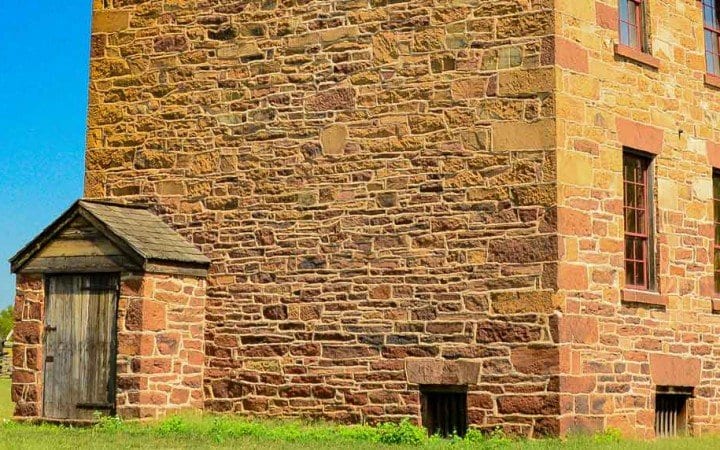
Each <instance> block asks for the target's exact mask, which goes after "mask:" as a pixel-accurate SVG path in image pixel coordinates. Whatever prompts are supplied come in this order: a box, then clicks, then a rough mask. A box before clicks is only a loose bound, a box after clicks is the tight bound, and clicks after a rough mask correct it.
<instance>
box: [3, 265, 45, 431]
mask: <svg viewBox="0 0 720 450" xmlns="http://www.w3.org/2000/svg"><path fill="white" fill-rule="evenodd" d="M16 282H17V287H16V294H15V309H14V321H15V326H14V330H13V369H12V391H11V396H12V401H13V402H14V403H15V413H14V414H15V416H17V417H25V418H32V417H39V416H40V414H42V386H43V372H42V370H43V365H44V359H43V346H42V333H43V318H44V306H45V286H44V282H43V277H42V275H17V281H16Z"/></svg>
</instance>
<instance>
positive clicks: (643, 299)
mask: <svg viewBox="0 0 720 450" xmlns="http://www.w3.org/2000/svg"><path fill="white" fill-rule="evenodd" d="M622 301H624V302H627V303H644V304H646V305H656V306H667V305H668V297H667V295H662V294H660V293H658V292H651V291H638V290H635V289H623V290H622Z"/></svg>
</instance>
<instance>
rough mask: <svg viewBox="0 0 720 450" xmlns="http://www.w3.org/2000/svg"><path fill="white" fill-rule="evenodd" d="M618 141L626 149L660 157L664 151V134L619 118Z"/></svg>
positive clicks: (616, 123) (617, 119)
mask: <svg viewBox="0 0 720 450" xmlns="http://www.w3.org/2000/svg"><path fill="white" fill-rule="evenodd" d="M615 126H616V128H617V133H618V140H619V141H620V143H621V144H622V145H623V146H625V147H630V148H632V149H635V150H642V151H644V152H648V153H652V154H654V155H659V154H660V153H661V152H662V149H663V142H664V132H663V130H662V129H661V128H656V127H652V126H650V125H645V124H642V123H638V122H633V121H631V120H627V119H623V118H621V117H618V118H616V119H615Z"/></svg>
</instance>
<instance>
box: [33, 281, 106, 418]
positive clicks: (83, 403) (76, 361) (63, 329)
mask: <svg viewBox="0 0 720 450" xmlns="http://www.w3.org/2000/svg"><path fill="white" fill-rule="evenodd" d="M46 292H47V296H46V307H45V308H46V309H45V387H44V397H43V415H44V417H46V418H49V419H75V420H86V419H92V418H93V417H94V416H95V415H96V411H100V412H102V413H104V414H112V413H114V409H115V359H116V334H117V331H116V311H117V298H118V276H117V275H115V274H96V275H58V276H51V277H48V278H47V282H46Z"/></svg>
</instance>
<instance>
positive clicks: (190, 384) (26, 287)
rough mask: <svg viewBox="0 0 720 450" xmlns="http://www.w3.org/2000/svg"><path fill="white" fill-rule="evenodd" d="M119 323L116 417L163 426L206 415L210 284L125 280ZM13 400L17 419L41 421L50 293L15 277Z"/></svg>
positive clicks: (38, 278) (32, 278)
mask: <svg viewBox="0 0 720 450" xmlns="http://www.w3.org/2000/svg"><path fill="white" fill-rule="evenodd" d="M120 286H121V287H120V288H121V293H120V299H119V302H118V314H117V317H118V321H117V330H118V335H117V343H118V348H117V378H116V380H115V386H116V389H117V397H116V406H117V414H118V415H119V416H120V417H123V418H127V419H136V418H141V419H144V418H157V417H162V416H164V415H166V414H169V413H173V412H178V411H180V410H188V409H195V410H199V409H203V407H204V395H203V370H204V362H205V352H204V339H203V334H204V320H205V316H204V313H205V281H204V280H202V279H199V278H195V277H183V276H170V275H153V274H146V275H132V274H123V276H122V279H121V285H120ZM16 289H17V295H16V300H15V331H14V346H13V371H12V400H13V402H15V404H16V406H15V416H16V417H20V418H26V419H27V418H40V417H42V411H43V408H42V404H43V403H42V402H43V380H44V378H43V377H44V372H43V370H44V359H43V342H44V337H43V328H44V326H43V325H44V320H45V316H44V308H45V288H44V279H43V276H42V275H24V274H19V275H18V276H17V288H16Z"/></svg>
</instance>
